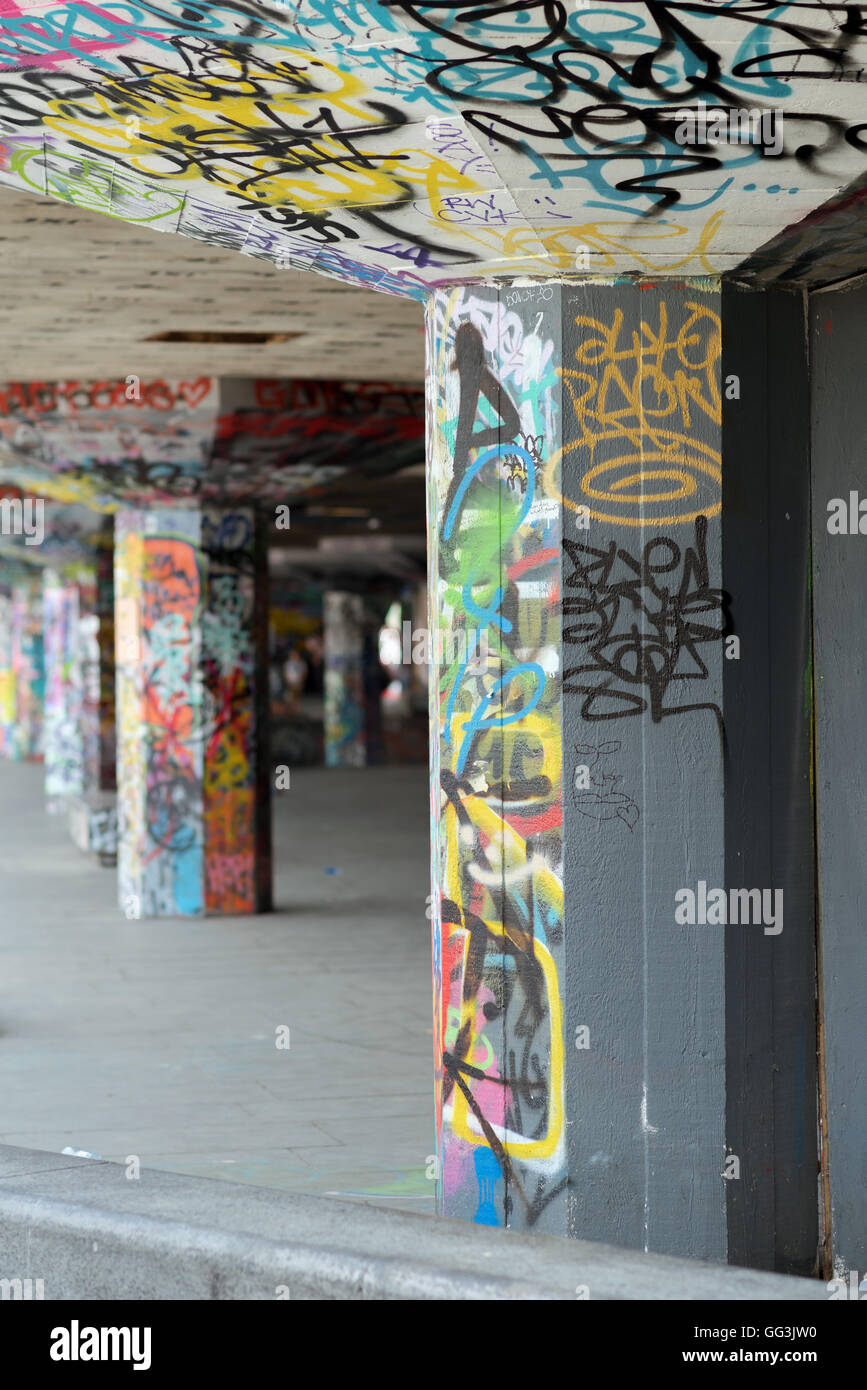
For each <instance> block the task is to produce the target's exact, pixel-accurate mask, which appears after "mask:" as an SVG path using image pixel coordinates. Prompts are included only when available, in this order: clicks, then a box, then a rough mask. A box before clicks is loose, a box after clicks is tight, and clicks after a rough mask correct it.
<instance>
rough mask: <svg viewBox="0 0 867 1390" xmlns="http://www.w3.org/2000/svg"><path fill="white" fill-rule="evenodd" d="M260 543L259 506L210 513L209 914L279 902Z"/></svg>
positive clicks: (205, 520)
mask: <svg viewBox="0 0 867 1390" xmlns="http://www.w3.org/2000/svg"><path fill="white" fill-rule="evenodd" d="M260 542H261V538H260V537H257V523H256V518H255V514H254V513H253V512H252V511H251V510H246V511H245V510H234V511H217V510H215V509H210V508H206V509H205V510H204V511H203V513H202V545H203V549H204V554H205V558H206V565H207V584H206V590H205V593H206V599H205V608H204V611H203V614H202V660H203V673H204V694H205V706H204V727H203V741H204V750H205V752H204V783H203V798H204V817H205V910H206V911H207V912H256V911H260V910H262V909H263V908H264V907H265V906H267V905H268V901H269V900H270V878H271V871H270V840H269V838H268V832H267V828H265V829H264V831H263V828H262V824H261V821H262V817H261V816H260V811H261V809H262V808H261V805H260V803H261V801H262V799H263V796H264V799H265V802H266V805H267V793H266V792H265V789H264V787H263V786H262V785H261V783H262V778H261V776H260V775H258V774H259V773H260V771H261V766H262V763H263V761H264V759H265V754H264V747H263V742H262V741H263V739H264V738H265V737H266V729H265V725H264V719H263V710H262V701H263V700H264V699H265V690H264V686H263V680H264V676H265V669H264V667H265V655H264V651H263V641H264V639H265V633H264V631H263V615H262V605H263V603H264V595H263V593H262V587H263V584H264V582H265V557H264V554H263V553H262V546H261V543H260ZM265 819H267V814H266V815H265Z"/></svg>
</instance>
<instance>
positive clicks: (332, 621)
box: [323, 590, 367, 767]
mask: <svg viewBox="0 0 867 1390" xmlns="http://www.w3.org/2000/svg"><path fill="white" fill-rule="evenodd" d="M323 617H324V624H325V766H326V767H364V765H365V763H366V761H367V741H366V738H365V722H366V712H365V708H366V707H365V690H364V599H363V598H362V596H361V595H360V594H349V593H341V592H339V591H337V590H333V591H332V592H330V593H326V594H325V597H324V602H323Z"/></svg>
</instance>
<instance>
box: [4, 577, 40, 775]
mask: <svg viewBox="0 0 867 1390" xmlns="http://www.w3.org/2000/svg"><path fill="white" fill-rule="evenodd" d="M12 676H13V685H14V687H15V734H14V739H13V750H12V756H13V757H15V758H18V759H24V760H32V761H39V760H40V759H41V758H42V753H43V712H44V702H45V661H44V643H43V632H42V586H41V584H40V582H39V581H37V580H29V581H27V582H25V583H22V584H16V585H14V587H13V589H12Z"/></svg>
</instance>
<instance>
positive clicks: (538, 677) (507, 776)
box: [428, 288, 566, 1231]
mask: <svg viewBox="0 0 867 1390" xmlns="http://www.w3.org/2000/svg"><path fill="white" fill-rule="evenodd" d="M549 298H551V299H553V296H549ZM547 303H548V300H546V297H545V295H544V293H542V295H541V296H540V294H539V291H538V290H526V291H521V290H515V291H511V292H510V291H507V290H505V289H502V290H497V289H496V288H488V289H485V290H475V289H474V290H472V291H471V290H460V289H458V290H454V291H452V292H450V293H446V292H442V293H440V294H438V295H436V296H435V298H434V300H433V302H432V304H431V306H430V308H429V310H428V342H429V355H428V363H429V373H430V376H429V422H430V424H429V430H430V437H429V448H430V469H429V507H430V535H431V537H435V538H436V544H435V545H434V546H433V548H432V551H431V555H430V592H431V611H432V613H434V614H436V615H437V618H438V624H439V634H438V635H439V641H438V642H437V641H436V640H435V641H434V672H435V679H433V681H432V687H431V715H432V730H431V743H432V750H433V752H432V787H431V794H432V816H433V843H434V875H433V879H434V881H433V904H434V971H435V986H436V998H435V1035H436V1039H437V1045H438V1057H437V1071H438V1086H439V1088H440V1095H439V1101H438V1106H437V1110H438V1115H439V1117H440V1121H441V1133H440V1136H439V1155H440V1163H441V1194H442V1206H443V1210H444V1212H445V1214H446V1215H462V1216H468V1217H471V1218H472V1219H474V1220H475V1221H477V1222H480V1223H482V1224H490V1225H503V1224H506V1225H516V1226H537V1227H539V1228H541V1229H552V1230H560V1231H563V1230H564V1229H565V1219H564V1216H563V1211H564V1206H565V1187H566V1145H565V1127H564V1051H563V1020H562V1000H561V981H560V977H561V971H562V961H563V951H564V923H563V888H562V830H561V822H562V770H561V731H560V657H559V641H560V617H559V598H560V587H559V574H560V558H559V557H560V538H561V508H560V501H559V494H558V486H557V478H558V474H557V460H558V455H559V433H558V429H559V424H558V418H557V416H558V402H559V384H558V379H557V365H558V364H557V356H558V352H559V341H560V321H559V304H558V302H557V301H554V303H553V304H552V305H549V307H547V308H546V304H547ZM552 310H553V312H552ZM436 637H437V634H436V633H435V634H434V638H436ZM454 639H457V640H456V641H455V640H454ZM476 652H479V653H481V652H484V657H483V658H481V659H477V658H476V655H475V653H476ZM471 653H472V656H471V655H470V654H471Z"/></svg>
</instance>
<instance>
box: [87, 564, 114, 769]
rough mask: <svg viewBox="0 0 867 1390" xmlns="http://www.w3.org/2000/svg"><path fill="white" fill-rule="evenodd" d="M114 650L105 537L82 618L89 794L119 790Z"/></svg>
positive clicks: (111, 588)
mask: <svg viewBox="0 0 867 1390" xmlns="http://www.w3.org/2000/svg"><path fill="white" fill-rule="evenodd" d="M114 648H115V637H114V553H113V548H112V543H111V539H110V537H105V538H103V541H102V543H101V545H100V549H99V551H98V552H97V557H96V565H95V571H94V582H93V585H92V586H91V587H90V588H88V591H87V593H86V594H83V595H82V599H81V611H80V614H79V653H80V661H81V683H82V707H81V728H82V745H83V749H82V753H83V761H84V789H85V791H86V792H113V791H114V790H115V789H116V786H117V775H116V768H115V758H116V740H115V714H114V703H115V669H114Z"/></svg>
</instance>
